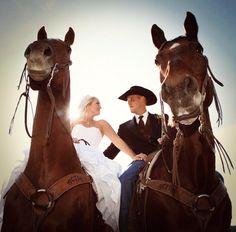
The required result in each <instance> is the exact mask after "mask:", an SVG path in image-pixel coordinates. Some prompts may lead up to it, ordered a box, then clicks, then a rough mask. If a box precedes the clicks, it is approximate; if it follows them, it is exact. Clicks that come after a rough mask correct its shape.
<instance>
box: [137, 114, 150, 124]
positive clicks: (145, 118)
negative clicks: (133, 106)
mask: <svg viewBox="0 0 236 232" xmlns="http://www.w3.org/2000/svg"><path fill="white" fill-rule="evenodd" d="M134 116H135V119H136V122H137V124H138V123H139V120H140V119H139V117H140V116H143V118H142V119H143V122H144V125H146V122H147V117H148V112H147V111H146V112H145V113H143V114H142V115H137V114H135V115H134Z"/></svg>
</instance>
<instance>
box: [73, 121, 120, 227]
mask: <svg viewBox="0 0 236 232" xmlns="http://www.w3.org/2000/svg"><path fill="white" fill-rule="evenodd" d="M71 135H72V137H73V138H76V139H83V140H85V141H86V142H88V143H89V144H90V145H86V144H85V143H84V142H83V141H81V142H80V143H74V145H75V149H76V151H77V155H78V157H79V159H80V161H81V164H82V166H83V167H84V168H85V170H86V172H87V173H88V174H89V175H90V176H91V177H92V178H93V187H94V190H95V192H96V193H97V198H98V201H97V203H96V206H97V208H98V210H99V211H100V212H101V214H102V217H103V219H104V221H105V223H106V224H108V225H110V226H111V227H112V228H113V230H114V231H118V225H119V224H118V222H119V220H118V219H119V210H120V189H121V187H120V181H119V179H118V177H119V175H120V174H121V171H122V168H121V166H120V165H119V164H118V163H117V162H116V161H114V160H111V159H108V158H107V157H105V156H104V154H103V153H102V151H101V150H100V149H99V148H98V146H99V143H100V142H101V140H102V134H101V132H100V130H99V129H98V128H96V127H84V126H83V125H81V124H77V125H76V126H75V127H74V128H73V130H72V133H71Z"/></svg>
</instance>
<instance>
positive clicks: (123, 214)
mask: <svg viewBox="0 0 236 232" xmlns="http://www.w3.org/2000/svg"><path fill="white" fill-rule="evenodd" d="M144 164H145V161H143V160H136V161H134V162H133V163H132V164H131V166H130V167H129V168H128V169H127V170H126V171H125V172H124V173H123V174H122V175H121V176H120V182H121V201H120V217H119V226H120V232H126V231H127V229H128V217H129V207H130V203H131V200H132V196H133V192H134V188H135V184H136V181H137V179H138V174H139V171H140V169H141V167H143V166H144Z"/></svg>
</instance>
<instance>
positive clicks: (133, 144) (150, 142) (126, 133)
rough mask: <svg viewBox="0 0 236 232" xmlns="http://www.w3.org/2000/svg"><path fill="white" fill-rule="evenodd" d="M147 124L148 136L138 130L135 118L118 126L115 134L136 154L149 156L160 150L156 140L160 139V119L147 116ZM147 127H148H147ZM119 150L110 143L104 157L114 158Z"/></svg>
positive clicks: (155, 116)
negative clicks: (148, 128)
mask: <svg viewBox="0 0 236 232" xmlns="http://www.w3.org/2000/svg"><path fill="white" fill-rule="evenodd" d="M147 124H149V127H150V130H149V136H148V137H147V136H146V137H145V135H144V134H141V132H140V131H139V129H138V125H137V122H136V119H135V117H133V119H132V120H129V121H127V122H125V123H123V124H121V125H120V126H119V129H118V132H117V134H118V135H119V136H120V137H121V138H122V139H123V140H124V141H125V142H126V143H127V144H128V146H129V147H130V148H131V149H132V150H133V151H134V152H135V153H136V154H139V153H141V152H142V153H145V154H147V155H148V154H150V153H151V152H153V151H155V150H158V149H160V145H159V144H158V142H157V139H158V138H160V137H161V118H160V116H158V115H156V114H151V113H149V114H148V118H147V123H146V125H147ZM147 126H148V125H147ZM119 151H120V150H119V149H118V148H117V147H116V146H115V145H114V144H113V143H111V144H110V145H109V147H108V148H107V149H106V150H105V151H104V155H105V156H106V157H108V158H110V159H113V158H115V156H116V155H117V154H118V153H119Z"/></svg>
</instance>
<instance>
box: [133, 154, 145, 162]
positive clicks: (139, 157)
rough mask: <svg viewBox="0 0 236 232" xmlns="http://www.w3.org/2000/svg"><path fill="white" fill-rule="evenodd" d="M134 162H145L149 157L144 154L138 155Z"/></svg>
mask: <svg viewBox="0 0 236 232" xmlns="http://www.w3.org/2000/svg"><path fill="white" fill-rule="evenodd" d="M134 160H144V161H146V160H147V155H146V154H144V153H139V154H138V155H136V156H135V157H134Z"/></svg>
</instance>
